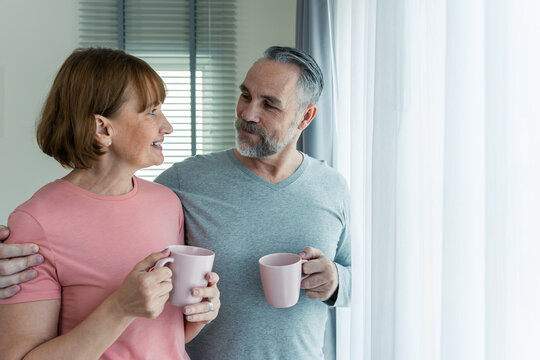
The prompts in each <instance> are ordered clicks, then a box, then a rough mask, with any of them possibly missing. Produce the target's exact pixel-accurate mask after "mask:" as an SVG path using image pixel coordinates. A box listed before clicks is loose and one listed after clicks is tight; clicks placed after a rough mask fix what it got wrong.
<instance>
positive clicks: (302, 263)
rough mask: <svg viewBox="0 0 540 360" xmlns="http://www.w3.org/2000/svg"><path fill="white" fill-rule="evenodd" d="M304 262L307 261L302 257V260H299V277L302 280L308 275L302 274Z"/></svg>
mask: <svg viewBox="0 0 540 360" xmlns="http://www.w3.org/2000/svg"><path fill="white" fill-rule="evenodd" d="M305 262H307V260H306V259H302V261H301V262H300V270H301V271H302V274H301V277H300V279H301V280H304V279H305V278H307V277H308V276H309V275H308V274H304V269H303V268H302V265H304V263H305Z"/></svg>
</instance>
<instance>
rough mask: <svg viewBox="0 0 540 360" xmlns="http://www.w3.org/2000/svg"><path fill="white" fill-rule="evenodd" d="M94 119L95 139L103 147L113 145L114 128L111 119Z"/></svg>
mask: <svg viewBox="0 0 540 360" xmlns="http://www.w3.org/2000/svg"><path fill="white" fill-rule="evenodd" d="M94 119H95V121H96V134H95V135H94V139H95V140H96V142H97V143H98V144H99V145H100V146H101V147H103V148H106V147H109V146H110V145H111V144H112V127H111V124H110V121H109V119H107V118H106V117H105V116H101V115H94Z"/></svg>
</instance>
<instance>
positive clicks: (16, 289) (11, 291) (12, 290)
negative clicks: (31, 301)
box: [9, 285, 21, 296]
mask: <svg viewBox="0 0 540 360" xmlns="http://www.w3.org/2000/svg"><path fill="white" fill-rule="evenodd" d="M20 289H21V287H20V286H19V285H13V286H12V287H10V288H9V295H10V296H13V295H15V294H16V293H18V292H19V290H20Z"/></svg>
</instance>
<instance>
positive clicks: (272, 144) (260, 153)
mask: <svg viewBox="0 0 540 360" xmlns="http://www.w3.org/2000/svg"><path fill="white" fill-rule="evenodd" d="M234 125H235V127H236V150H238V152H239V153H240V155H242V156H245V157H249V158H256V159H262V158H265V157H269V156H272V155H274V154H276V153H277V152H278V151H280V150H281V149H283V148H284V147H285V146H287V145H289V144H290V143H291V142H292V141H293V139H294V130H295V129H296V127H297V126H298V124H297V123H296V121H295V123H293V124H292V126H291V127H290V128H289V132H288V133H287V136H286V137H285V139H283V141H281V142H280V141H279V139H277V138H273V137H271V136H270V135H268V133H267V132H266V131H265V130H264V129H262V128H259V127H258V126H257V124H255V123H252V122H248V121H245V120H244V119H241V118H236V121H235V123H234ZM240 130H246V131H249V132H250V133H253V134H257V135H259V136H260V137H261V140H260V141H259V142H257V143H255V144H252V143H250V139H249V138H248V137H247V136H244V135H243V134H242V133H241V132H240Z"/></svg>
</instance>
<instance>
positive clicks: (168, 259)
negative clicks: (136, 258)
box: [148, 257, 174, 282]
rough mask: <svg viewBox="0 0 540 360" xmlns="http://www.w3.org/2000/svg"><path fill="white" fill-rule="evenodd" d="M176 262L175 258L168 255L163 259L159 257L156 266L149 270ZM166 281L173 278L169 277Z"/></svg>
mask: <svg viewBox="0 0 540 360" xmlns="http://www.w3.org/2000/svg"><path fill="white" fill-rule="evenodd" d="M173 262H174V258H172V257H166V258H163V259H159V260H158V261H157V262H156V264H155V265H154V266H152V267H151V268H150V270H148V271H152V270H154V269H157V268H160V267H164V266H165V265H167V264H168V263H173ZM166 281H169V282H171V281H172V280H171V279H167V280H166Z"/></svg>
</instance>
